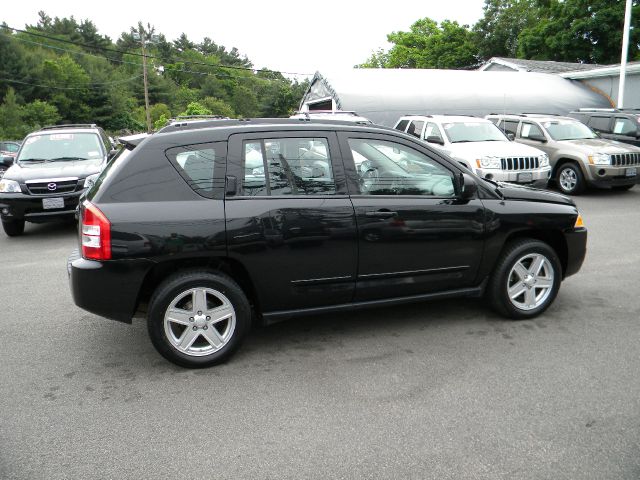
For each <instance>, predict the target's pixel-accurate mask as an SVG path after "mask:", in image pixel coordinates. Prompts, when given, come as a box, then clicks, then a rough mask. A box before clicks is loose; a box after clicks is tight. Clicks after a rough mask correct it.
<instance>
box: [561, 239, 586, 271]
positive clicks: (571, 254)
mask: <svg viewBox="0 0 640 480" xmlns="http://www.w3.org/2000/svg"><path fill="white" fill-rule="evenodd" d="M564 238H565V240H566V241H567V268H566V270H565V272H564V277H565V278H566V277H568V276H570V275H573V274H574V273H578V271H579V270H580V267H582V263H583V262H584V258H585V256H586V254H587V229H586V228H578V229H575V230H570V231H568V232H565V234H564Z"/></svg>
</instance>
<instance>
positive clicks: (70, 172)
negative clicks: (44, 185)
mask: <svg viewBox="0 0 640 480" xmlns="http://www.w3.org/2000/svg"><path fill="white" fill-rule="evenodd" d="M102 167H103V161H102V159H101V158H97V159H94V160H76V161H74V162H61V161H58V162H48V163H22V164H20V165H18V164H17V163H14V164H13V166H12V167H11V168H9V169H8V170H7V172H6V173H5V174H4V179H5V180H15V181H17V182H20V183H24V182H26V181H27V180H37V179H46V180H49V179H53V178H67V177H77V178H85V177H87V176H89V175H93V174H94V173H98V172H100V170H102Z"/></svg>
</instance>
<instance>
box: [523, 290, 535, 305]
mask: <svg viewBox="0 0 640 480" xmlns="http://www.w3.org/2000/svg"><path fill="white" fill-rule="evenodd" d="M524 302H525V304H526V305H527V306H528V307H529V308H533V307H535V306H536V289H535V288H528V289H527V291H526V292H525V294H524Z"/></svg>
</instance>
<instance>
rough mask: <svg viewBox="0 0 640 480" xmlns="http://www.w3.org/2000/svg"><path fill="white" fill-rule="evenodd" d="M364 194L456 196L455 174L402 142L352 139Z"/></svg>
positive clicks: (353, 153) (352, 151) (353, 154)
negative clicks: (454, 186)
mask: <svg viewBox="0 0 640 480" xmlns="http://www.w3.org/2000/svg"><path fill="white" fill-rule="evenodd" d="M349 147H350V148H351V154H352V156H353V159H354V162H355V164H356V171H357V172H358V180H359V188H360V192H359V193H360V194H361V195H426V196H434V197H453V196H454V195H455V191H454V188H453V174H452V173H451V172H450V171H449V170H448V169H446V168H445V167H443V166H442V165H440V164H439V163H438V162H436V161H435V160H433V159H431V158H429V157H428V156H426V155H423V154H422V153H420V152H418V151H417V150H414V149H412V148H409V147H406V146H404V145H401V144H397V143H392V142H387V141H384V140H375V139H360V138H350V139H349Z"/></svg>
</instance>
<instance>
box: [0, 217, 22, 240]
mask: <svg viewBox="0 0 640 480" xmlns="http://www.w3.org/2000/svg"><path fill="white" fill-rule="evenodd" d="M2 228H4V233H6V234H7V235H8V236H10V237H18V236H20V235H22V234H23V233H24V220H2Z"/></svg>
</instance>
